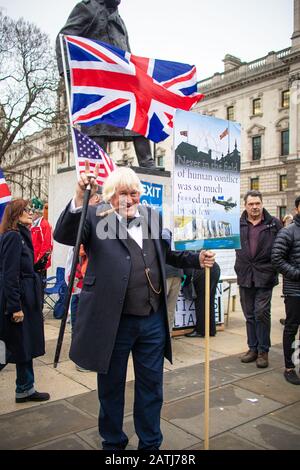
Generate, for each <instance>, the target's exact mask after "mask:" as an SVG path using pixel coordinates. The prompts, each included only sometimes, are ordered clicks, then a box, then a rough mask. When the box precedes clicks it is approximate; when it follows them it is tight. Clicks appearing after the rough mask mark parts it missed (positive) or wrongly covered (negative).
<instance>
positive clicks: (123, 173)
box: [103, 167, 144, 202]
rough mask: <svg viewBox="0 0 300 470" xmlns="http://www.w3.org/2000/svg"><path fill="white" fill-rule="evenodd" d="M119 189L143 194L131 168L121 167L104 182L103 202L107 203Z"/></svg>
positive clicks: (140, 184) (141, 186)
mask: <svg viewBox="0 0 300 470" xmlns="http://www.w3.org/2000/svg"><path fill="white" fill-rule="evenodd" d="M120 187H124V188H128V189H134V190H135V191H138V192H139V193H140V194H142V193H143V192H144V188H143V185H142V183H141V182H140V180H139V177H138V176H137V174H136V173H135V172H134V171H133V170H132V169H131V168H127V167H121V168H117V169H116V170H114V171H113V172H112V173H111V174H110V175H109V176H108V177H107V178H106V180H105V181H104V184H103V200H104V201H105V202H109V201H110V200H111V198H112V197H113V196H114V194H115V193H116V191H117V189H118V188H120Z"/></svg>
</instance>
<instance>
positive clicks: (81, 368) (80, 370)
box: [75, 364, 92, 372]
mask: <svg viewBox="0 0 300 470" xmlns="http://www.w3.org/2000/svg"><path fill="white" fill-rule="evenodd" d="M75 366H76V370H78V371H79V372H92V371H91V370H89V369H84V368H83V367H80V366H78V365H77V364H75Z"/></svg>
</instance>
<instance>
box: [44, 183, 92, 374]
mask: <svg viewBox="0 0 300 470" xmlns="http://www.w3.org/2000/svg"><path fill="white" fill-rule="evenodd" d="M90 195H91V185H90V184H88V186H87V187H86V189H85V192H84V198H83V205H82V211H81V217H80V222H79V228H78V232H77V238H76V244H75V248H74V254H73V260H72V267H71V273H70V279H69V283H68V290H67V295H66V298H65V301H64V311H63V315H62V319H61V323H60V329H59V335H58V340H57V344H56V350H55V356H54V364H53V367H54V369H56V367H57V364H58V362H59V357H60V352H61V348H62V343H63V340H64V333H65V328H66V323H67V318H68V312H69V305H70V301H71V297H72V291H73V284H74V279H75V274H76V267H77V263H78V258H79V250H80V245H81V240H82V234H83V229H84V223H85V219H86V214H87V210H88V205H89V200H90Z"/></svg>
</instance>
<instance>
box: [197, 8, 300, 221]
mask: <svg viewBox="0 0 300 470" xmlns="http://www.w3.org/2000/svg"><path fill="white" fill-rule="evenodd" d="M224 66H225V67H224V68H225V70H224V72H223V73H215V74H214V75H213V76H212V77H210V78H207V79H205V80H202V81H200V82H199V91H201V92H202V93H204V95H205V99H204V100H203V101H201V102H200V103H199V105H198V107H197V108H196V111H198V112H200V113H202V114H207V115H211V116H215V117H218V118H221V119H228V120H233V121H237V122H239V123H240V124H241V126H242V145H241V148H242V167H241V196H242V195H243V194H244V193H245V192H246V191H248V190H249V189H259V190H260V191H261V192H262V193H263V195H264V203H265V207H266V208H267V209H268V210H270V211H271V212H272V213H273V214H274V215H277V216H278V217H281V218H282V217H283V216H284V215H285V213H286V212H291V211H292V209H293V207H294V200H295V197H296V196H298V195H299V194H300V0H295V1H294V34H293V36H292V45H291V47H289V48H287V49H284V50H282V51H279V52H273V51H272V52H269V53H268V54H267V55H266V56H265V57H262V58H260V59H257V60H255V61H253V62H249V63H245V62H242V61H241V60H240V59H238V58H236V57H234V56H231V55H229V54H227V55H226V56H225V58H224Z"/></svg>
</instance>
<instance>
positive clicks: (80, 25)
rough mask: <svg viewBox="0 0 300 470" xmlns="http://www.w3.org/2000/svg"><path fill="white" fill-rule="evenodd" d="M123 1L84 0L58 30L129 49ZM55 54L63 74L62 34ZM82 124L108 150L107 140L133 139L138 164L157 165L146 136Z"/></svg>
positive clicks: (57, 42)
mask: <svg viewBox="0 0 300 470" xmlns="http://www.w3.org/2000/svg"><path fill="white" fill-rule="evenodd" d="M120 3H121V0H83V1H82V2H80V3H78V4H77V5H75V7H74V8H73V10H72V11H71V13H70V16H69V18H68V19H67V22H66V24H65V25H64V26H63V28H62V29H61V30H60V32H59V34H64V35H67V34H70V35H74V36H81V37H83V38H89V39H96V40H98V41H102V42H106V43H108V44H112V45H113V46H116V47H119V48H120V49H123V50H125V51H129V52H130V45H129V39H128V33H127V29H126V26H125V23H124V21H123V20H122V18H121V16H120V15H119V12H118V5H119V4H120ZM56 57H57V64H58V70H59V73H60V75H62V74H63V64H62V56H61V47H60V40H59V35H58V36H57V39H56ZM81 128H82V130H83V132H84V133H85V134H87V135H89V136H90V137H91V138H92V139H93V140H95V141H96V142H97V143H98V144H99V145H100V146H101V147H102V148H103V149H104V150H105V151H106V150H107V143H108V142H112V141H133V144H134V148H135V152H136V155H137V158H138V162H139V165H140V166H141V167H145V168H153V167H155V163H154V160H153V157H152V155H151V148H150V143H149V140H148V139H146V137H144V136H141V135H139V134H137V133H136V132H134V131H129V130H127V129H122V128H119V127H115V126H111V125H109V124H97V125H95V126H81Z"/></svg>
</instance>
